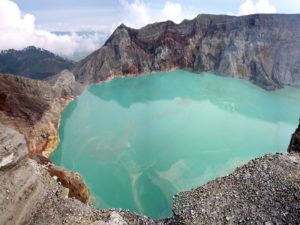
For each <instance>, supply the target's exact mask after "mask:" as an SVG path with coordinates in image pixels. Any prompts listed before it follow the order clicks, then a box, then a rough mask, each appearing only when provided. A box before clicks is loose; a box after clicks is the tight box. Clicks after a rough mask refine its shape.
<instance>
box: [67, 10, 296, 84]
mask: <svg viewBox="0 0 300 225" xmlns="http://www.w3.org/2000/svg"><path fill="white" fill-rule="evenodd" d="M299 21H300V15H280V14H274V15H270V14H268V15H267V14H261V15H249V16H242V17H234V16H217V15H199V16H197V17H196V18H195V19H193V20H184V21H183V22H182V23H180V24H174V23H173V22H171V21H167V22H162V23H154V24H150V25H147V26H145V27H143V28H141V29H139V30H136V29H132V28H129V27H126V26H125V25H120V26H119V27H118V28H117V29H116V30H115V32H114V33H113V34H112V35H111V37H110V38H109V39H108V40H107V41H106V43H105V45H104V46H103V47H102V48H100V49H99V50H97V51H95V52H94V53H92V54H91V55H90V56H88V57H87V58H85V59H83V60H82V61H80V62H79V63H77V64H76V65H75V66H74V68H73V69H72V72H73V73H74V75H75V77H76V80H77V81H79V82H81V83H84V84H91V83H97V82H100V81H102V80H107V79H111V78H113V77H115V76H133V75H139V74H147V73H151V72H161V71H168V70H173V69H187V70H193V71H195V72H214V73H218V74H221V75H225V76H230V77H238V78H243V79H246V80H250V81H251V82H253V83H254V84H256V85H258V86H260V87H262V88H264V89H267V90H272V89H276V88H281V87H283V85H300V60H299V59H300V51H299V50H298V48H297V46H299V45H300V22H299Z"/></svg>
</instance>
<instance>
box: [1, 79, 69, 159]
mask: <svg viewBox="0 0 300 225" xmlns="http://www.w3.org/2000/svg"><path fill="white" fill-rule="evenodd" d="M72 99H73V98H72V96H71V95H70V94H69V93H68V92H67V91H66V90H65V89H62V88H53V87H51V86H50V85H49V84H48V83H47V82H44V81H39V80H32V79H28V78H25V77H20V76H14V75H8V74H0V124H3V125H5V126H8V127H11V128H13V129H16V130H18V131H19V132H20V133H22V134H23V135H24V137H25V139H26V142H27V145H28V149H29V154H31V153H42V154H44V155H45V156H48V155H49V154H50V153H51V152H52V151H53V150H54V149H55V148H56V146H57V144H58V142H59V134H58V127H59V123H60V114H61V112H62V110H63V109H64V108H65V107H66V106H67V104H68V103H69V102H70V101H71V100H72Z"/></svg>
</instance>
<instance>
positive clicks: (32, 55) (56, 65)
mask: <svg viewBox="0 0 300 225" xmlns="http://www.w3.org/2000/svg"><path fill="white" fill-rule="evenodd" d="M72 66H73V63H72V62H70V61H68V60H66V59H64V58H62V57H59V56H57V55H54V54H53V53H51V52H49V51H47V50H44V49H40V48H36V47H34V46H30V47H27V48H25V49H23V50H19V51H18V50H14V49H10V50H6V51H1V52H0V73H11V74H16V75H21V76H25V77H29V78H32V79H40V80H41V79H44V78H46V77H49V76H52V75H55V74H57V73H59V72H60V71H61V70H63V69H70V68H71V67H72Z"/></svg>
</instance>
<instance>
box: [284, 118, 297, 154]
mask: <svg viewBox="0 0 300 225" xmlns="http://www.w3.org/2000/svg"><path fill="white" fill-rule="evenodd" d="M287 151H288V152H297V153H300V121H299V126H298V128H297V129H296V131H295V133H294V134H293V135H292V139H291V142H290V145H289V147H288V150H287Z"/></svg>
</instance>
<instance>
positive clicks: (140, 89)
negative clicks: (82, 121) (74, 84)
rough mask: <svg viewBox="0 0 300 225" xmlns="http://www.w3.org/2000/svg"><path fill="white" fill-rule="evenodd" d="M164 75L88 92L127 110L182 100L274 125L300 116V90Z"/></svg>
mask: <svg viewBox="0 0 300 225" xmlns="http://www.w3.org/2000/svg"><path fill="white" fill-rule="evenodd" d="M163 74H164V75H163V76H162V74H161V73H157V74H151V75H147V76H140V77H135V78H126V79H123V78H115V79H114V80H112V81H110V82H104V83H101V84H100V87H99V85H93V86H91V87H90V88H89V89H88V91H89V92H90V93H92V94H93V95H95V96H96V97H98V98H100V99H102V100H104V101H115V102H117V103H118V104H119V105H121V106H122V107H125V108H129V107H131V106H132V105H133V104H136V103H147V102H151V101H159V100H174V99H175V98H180V99H183V100H186V99H192V100H194V101H210V102H211V103H212V104H214V105H215V106H217V107H219V108H221V109H223V110H227V111H230V112H235V113H239V114H242V115H244V116H247V117H250V118H257V119H260V120H265V121H271V122H274V121H275V122H287V123H291V124H295V121H296V120H297V119H298V117H299V114H300V107H299V105H298V103H299V101H300V89H298V88H293V87H286V88H284V89H280V90H275V91H265V90H264V89H261V88H259V87H257V86H255V85H253V84H251V83H250V82H249V81H245V80H241V79H233V78H226V77H222V76H218V75H213V74H209V73H202V74H192V73H190V72H187V71H176V72H167V73H163ZM183 76H184V79H182V77H183ZM291 106H292V107H291ZM274 109H276V110H274Z"/></svg>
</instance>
